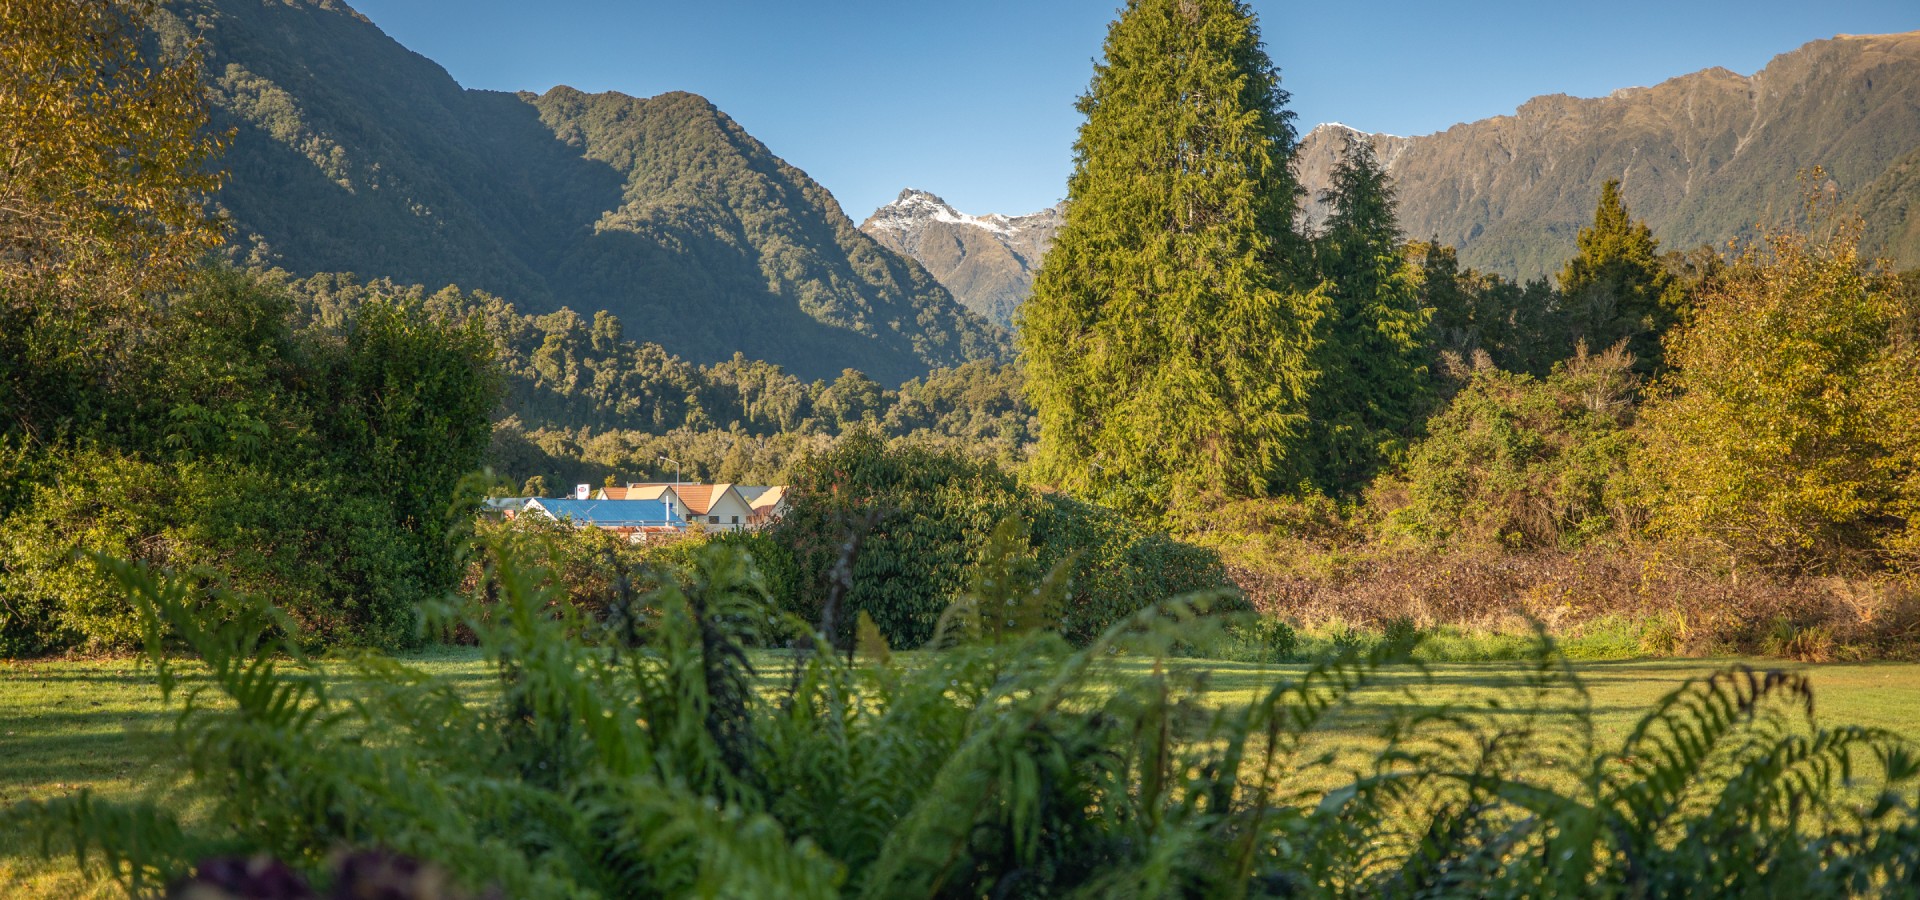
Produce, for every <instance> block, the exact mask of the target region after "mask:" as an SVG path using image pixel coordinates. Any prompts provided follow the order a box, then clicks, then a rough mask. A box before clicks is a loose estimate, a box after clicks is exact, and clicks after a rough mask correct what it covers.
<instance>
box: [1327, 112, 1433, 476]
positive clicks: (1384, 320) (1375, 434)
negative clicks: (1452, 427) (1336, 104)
mask: <svg viewBox="0 0 1920 900" xmlns="http://www.w3.org/2000/svg"><path fill="white" fill-rule="evenodd" d="M1322 199H1324V200H1325V201H1326V202H1328V203H1329V204H1331V206H1332V208H1333V212H1332V214H1331V215H1330V216H1329V217H1328V219H1327V225H1326V229H1325V231H1324V232H1322V234H1321V235H1320V237H1319V239H1318V240H1317V241H1316V242H1315V247H1314V262H1315V264H1316V266H1317V268H1318V270H1319V274H1320V277H1321V278H1322V279H1323V280H1324V281H1325V282H1326V283H1327V285H1328V287H1329V289H1330V290H1331V293H1332V299H1333V310H1332V315H1330V316H1329V317H1328V318H1327V320H1326V322H1325V326H1324V328H1323V334H1324V335H1325V337H1324V339H1323V341H1322V342H1321V344H1320V348H1319V353H1318V359H1319V369H1320V384H1319V387H1318V389H1317V390H1315V391H1314V395H1313V401H1312V403H1311V404H1310V407H1309V409H1310V412H1311V414H1312V420H1313V447H1314V468H1315V477H1316V480H1317V481H1318V482H1319V484H1320V486H1321V487H1322V488H1323V489H1326V490H1329V491H1335V492H1346V491H1350V490H1354V489H1357V488H1358V487H1360V486H1361V485H1363V484H1364V483H1365V482H1366V480H1367V478H1369V477H1370V476H1371V475H1372V474H1373V472H1374V470H1376V469H1377V468H1379V466H1380V464H1381V463H1382V462H1384V461H1386V460H1387V459H1388V458H1390V457H1392V456H1393V455H1394V454H1395V453H1396V452H1397V450H1398V448H1400V447H1402V446H1404V444H1405V439H1406V437H1407V434H1408V432H1409V431H1410V430H1411V429H1412V428H1413V427H1414V425H1415V423H1417V422H1418V421H1419V419H1420V416H1421V415H1422V414H1423V413H1424V412H1425V411H1426V407H1427V403H1428V397H1429V394H1430V392H1431V384H1430V381H1429V376H1428V373H1429V371H1430V369H1431V364H1430V360H1431V357H1432V351H1431V346H1430V344H1429V343H1428V340H1427V338H1428V335H1427V327H1428V322H1429V320H1430V319H1431V317H1432V314H1433V311H1432V310H1430V309H1427V308H1425V307H1424V304H1423V303H1422V302H1421V290H1420V274H1419V273H1418V272H1417V271H1416V270H1415V269H1414V268H1413V267H1412V266H1411V265H1410V264H1409V263H1408V261H1407V258H1406V254H1405V253H1404V252H1403V245H1402V242H1401V240H1400V226H1399V223H1398V222H1397V221H1396V220H1395V215H1396V209H1395V201H1394V196H1393V186H1392V185H1391V184H1390V183H1389V182H1388V180H1387V173H1386V172H1385V171H1383V170H1382V169H1381V168H1380V165H1379V163H1378V162H1377V161H1376V160H1375V159H1374V156H1373V148H1372V147H1371V146H1369V145H1368V144H1367V143H1366V142H1365V141H1362V140H1359V139H1357V138H1355V137H1354V136H1352V135H1348V137H1347V146H1346V153H1345V155H1344V156H1343V157H1342V159H1341V161H1340V163H1339V165H1337V166H1335V167H1334V170H1333V186H1332V188H1331V189H1329V190H1328V191H1326V192H1325V194H1324V195H1323V198H1322Z"/></svg>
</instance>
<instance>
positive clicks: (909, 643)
mask: <svg viewBox="0 0 1920 900" xmlns="http://www.w3.org/2000/svg"><path fill="white" fill-rule="evenodd" d="M789 498H790V502H791V503H792V504H793V508H792V510H791V511H790V512H789V513H788V514H787V516H786V518H785V519H784V520H783V521H782V522H781V523H780V524H779V525H778V526H776V527H775V528H774V529H772V530H771V531H770V532H769V535H770V537H771V539H772V540H773V542H774V543H776V544H780V545H782V546H784V547H787V548H790V552H791V554H792V559H793V565H794V566H795V567H796V569H795V572H794V576H793V577H794V579H795V580H794V581H793V583H792V585H791V589H792V591H793V593H792V594H791V595H790V597H789V598H788V599H787V600H786V605H787V607H788V609H790V610H791V611H793V612H794V613H795V614H797V615H798V616H799V617H800V618H801V619H802V620H804V621H807V622H810V623H817V622H819V621H820V620H821V613H822V610H823V607H824V605H825V603H826V602H827V600H828V597H829V596H830V594H831V593H832V586H833V582H832V573H833V570H834V567H835V565H836V564H837V563H838V562H839V561H840V559H841V558H842V556H843V555H844V554H845V545H846V542H847V540H848V539H849V537H850V536H851V535H854V534H858V535H859V536H860V543H859V546H858V552H857V553H856V554H855V555H854V556H853V558H852V564H853V569H852V573H851V574H852V576H853V577H852V582H851V584H852V589H851V592H850V593H849V594H848V595H847V597H846V599H845V603H846V608H845V609H844V610H842V611H841V612H840V615H839V617H838V618H837V620H836V621H837V628H836V632H837V633H836V634H835V635H833V637H834V638H835V639H836V641H838V642H840V643H841V644H842V645H845V644H846V643H848V642H850V641H851V640H852V638H853V624H854V621H855V616H857V615H859V614H865V615H867V616H869V617H870V618H871V619H872V620H873V621H874V623H875V624H876V625H877V626H878V628H879V630H880V633H881V634H882V635H884V636H885V637H886V639H887V640H888V642H890V643H892V644H894V645H896V646H904V647H917V646H920V645H922V644H925V643H926V642H927V641H928V640H929V639H930V638H932V637H933V634H934V630H935V627H936V625H937V623H938V622H939V619H940V614H941V612H942V611H943V610H945V609H946V608H947V605H948V604H949V603H951V602H952V601H953V600H954V599H955V598H956V597H959V596H961V595H962V594H964V593H965V592H966V591H967V590H968V589H969V586H970V585H971V584H972V582H973V581H974V579H975V577H976V570H975V567H976V566H977V565H978V564H980V562H981V561H982V560H983V559H984V558H985V557H986V555H987V548H988V547H989V546H990V544H991V543H992V539H993V535H994V532H995V528H996V527H997V526H999V525H1000V524H1001V523H1003V522H1004V521H1006V520H1008V519H1015V520H1018V521H1021V522H1024V523H1026V530H1025V531H1024V534H1026V535H1027V540H1025V541H1022V542H1020V552H1021V553H1023V554H1025V555H1026V556H1027V557H1028V562H1029V563H1030V564H1031V565H1032V566H1035V567H1038V568H1039V569H1040V570H1043V571H1044V570H1050V569H1052V568H1053V567H1055V566H1059V565H1062V564H1065V565H1066V567H1067V568H1066V571H1067V572H1068V573H1069V575H1070V576H1071V590H1070V591H1069V592H1068V594H1067V595H1066V597H1065V598H1064V601H1063V606H1062V608H1061V609H1060V610H1059V613H1058V616H1057V619H1056V623H1055V624H1056V626H1057V627H1058V629H1059V630H1060V631H1061V632H1062V633H1063V634H1065V635H1066V636H1067V637H1068V638H1069V639H1071V640H1076V641H1086V640H1091V639H1092V638H1093V636H1094V635H1097V634H1098V633H1100V632H1101V631H1103V630H1105V629H1106V628H1107V627H1108V626H1109V625H1111V624H1112V623H1114V622H1116V621H1118V620H1120V619H1122V618H1124V617H1126V616H1129V615H1132V614H1133V613H1135V612H1136V611H1138V610H1140V609H1143V608H1145V607H1147V606H1151V605H1152V604H1154V603H1158V602H1160V601H1161V600H1164V599H1166V598H1167V597H1170V596H1174V595H1178V594H1183V593H1188V592H1192V591H1202V590H1213V589H1218V588H1221V587H1223V586H1225V584H1226V576H1225V572H1224V571H1223V570H1222V569H1221V567H1220V563H1219V559H1218V558H1217V557H1216V556H1214V554H1213V553H1211V552H1210V551H1205V550H1201V549H1199V548H1196V547H1192V546H1190V545H1187V544H1181V543H1178V542H1176V541H1173V540H1171V539H1170V538H1168V537H1166V536H1165V535H1163V534H1159V533H1155V532H1151V531H1143V529H1141V528H1140V526H1138V525H1136V524H1134V523H1133V522H1131V521H1129V520H1128V519H1127V518H1126V517H1124V516H1122V515H1120V514H1119V513H1116V512H1114V511H1111V510H1106V509H1102V508H1099V507H1096V506H1092V505H1089V504H1085V503H1081V502H1079V501H1075V500H1072V499H1070V498H1066V497H1061V496H1058V495H1041V494H1038V493H1035V492H1033V491H1031V490H1028V489H1026V488H1023V487H1021V486H1020V485H1019V484H1018V482H1016V481H1015V480H1014V479H1013V477H1012V476H1010V475H1007V474H1006V473H1004V472H1002V471H1001V470H1000V469H999V467H997V466H995V465H993V464H992V463H990V462H983V461H980V460H977V459H973V458H969V457H967V456H963V455H961V454H958V453H955V452H952V451H941V450H935V449H931V448H928V447H925V446H922V445H919V444H916V443H902V444H898V445H896V446H892V447H889V446H888V445H887V444H886V443H885V442H884V441H883V440H882V439H881V438H880V437H878V436H877V435H874V434H871V433H857V434H854V435H852V436H849V437H847V438H845V439H843V440H842V441H841V442H840V443H839V444H837V445H835V446H834V447H833V448H832V449H831V450H830V451H828V452H826V453H823V454H820V455H818V456H812V457H809V458H808V459H807V460H806V461H805V462H804V463H803V464H802V465H801V466H800V467H799V469H798V470H797V472H796V473H795V478H794V480H793V484H792V488H791V490H790V493H789Z"/></svg>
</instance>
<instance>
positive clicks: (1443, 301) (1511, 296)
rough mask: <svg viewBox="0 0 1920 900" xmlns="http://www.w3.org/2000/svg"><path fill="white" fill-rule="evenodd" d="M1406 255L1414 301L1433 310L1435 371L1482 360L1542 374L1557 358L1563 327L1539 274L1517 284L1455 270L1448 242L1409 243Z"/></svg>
mask: <svg viewBox="0 0 1920 900" xmlns="http://www.w3.org/2000/svg"><path fill="white" fill-rule="evenodd" d="M1407 256H1408V257H1409V261H1410V262H1411V263H1412V264H1413V265H1415V266H1417V267H1418V268H1419V277H1420V295H1421V305H1422V306H1424V307H1426V308H1428V309H1431V310H1432V311H1433V314H1432V318H1431V319H1430V321H1429V326H1428V327H1429V331H1430V334H1431V337H1430V339H1429V340H1430V342H1431V345H1432V347H1433V349H1434V350H1435V351H1436V352H1437V353H1438V354H1439V357H1440V359H1441V361H1442V372H1441V374H1443V375H1448V374H1453V375H1458V374H1461V373H1462V372H1464V370H1466V369H1467V368H1469V367H1471V366H1474V365H1477V364H1478V363H1477V362H1476V360H1479V359H1482V358H1484V359H1485V360H1486V361H1487V362H1488V363H1489V364H1491V365H1494V366H1497V367H1499V368H1502V369H1505V370H1507V371H1509V372H1526V373H1529V374H1533V375H1545V374H1547V373H1548V372H1549V371H1551V370H1552V368H1553V364H1554V363H1555V362H1558V361H1559V360H1560V359H1561V358H1562V354H1563V353H1564V352H1565V348H1563V347H1562V346H1561V344H1562V341H1563V339H1564V337H1565V332H1566V329H1565V327H1564V326H1563V325H1562V323H1561V319H1560V311H1559V307H1558V299H1557V298H1556V296H1555V295H1554V292H1553V287H1552V286H1551V285H1549V284H1548V283H1547V282H1546V280H1545V279H1538V280H1534V281H1529V282H1527V283H1525V284H1518V283H1515V282H1512V281H1508V280H1507V279H1505V278H1501V277H1500V276H1498V275H1493V274H1489V273H1485V272H1476V271H1474V270H1472V269H1462V268H1460V260H1459V256H1458V255H1457V254H1456V253H1455V252H1454V249H1453V248H1452V247H1448V246H1445V245H1443V244H1439V243H1436V242H1432V241H1414V242H1410V243H1409V244H1408V245H1407ZM1449 370H1450V371H1449ZM1443 386H1444V385H1443Z"/></svg>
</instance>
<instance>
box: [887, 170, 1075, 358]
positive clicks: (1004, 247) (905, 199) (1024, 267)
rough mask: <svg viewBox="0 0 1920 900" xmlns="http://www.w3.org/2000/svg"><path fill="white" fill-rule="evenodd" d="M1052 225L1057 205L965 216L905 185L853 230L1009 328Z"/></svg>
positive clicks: (1030, 287) (1053, 228) (1057, 217)
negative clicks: (1028, 211) (1022, 212)
mask: <svg viewBox="0 0 1920 900" xmlns="http://www.w3.org/2000/svg"><path fill="white" fill-rule="evenodd" d="M1060 222H1061V214H1060V207H1057V206H1055V207H1050V208H1048V209H1043V210H1041V211H1039V212H1037V213H1032V214H1030V215H1024V216H1004V215H999V214H994V215H988V216H969V215H966V214H964V213H961V212H959V211H958V210H955V209H954V208H953V207H952V206H949V205H947V202H946V201H945V200H942V199H940V198H939V197H936V196H934V195H933V194H929V193H927V192H926V191H916V190H913V189H911V188H909V189H907V190H904V191H901V192H900V197H899V199H896V200H894V201H893V202H892V203H889V204H887V205H886V206H882V207H880V208H879V209H877V210H874V212H873V215H871V216H868V217H867V220H866V221H865V222H862V223H860V230H861V231H864V232H866V233H867V234H869V235H872V236H873V239H874V240H877V241H879V242H880V243H881V244H882V245H884V246H885V247H887V248H888V249H890V250H893V251H894V252H896V253H902V254H905V255H907V256H910V257H912V258H914V259H915V260H918V261H919V263H920V264H921V265H923V266H925V267H926V268H927V271H929V272H931V273H933V277H934V278H936V279H938V280H939V281H940V283H941V284H943V285H945V286H946V288H947V290H949V291H951V292H953V296H954V298H955V299H957V300H959V301H960V303H961V305H963V306H965V307H966V308H968V309H970V310H973V311H974V312H976V313H979V314H980V315H982V316H985V317H987V318H988V319H989V320H991V321H993V322H995V323H997V324H1000V325H1008V326H1010V325H1012V324H1013V311H1014V310H1015V309H1018V308H1019V307H1020V304H1021V302H1022V301H1024V300H1026V299H1027V294H1028V293H1030V292H1032V290H1033V276H1034V273H1035V272H1036V271H1038V270H1039V268H1040V260H1041V258H1042V257H1044V256H1046V255H1047V248H1048V247H1051V246H1052V245H1053V236H1054V233H1055V232H1057V231H1059V230H1060Z"/></svg>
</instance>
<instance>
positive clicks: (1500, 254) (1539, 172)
mask: <svg viewBox="0 0 1920 900" xmlns="http://www.w3.org/2000/svg"><path fill="white" fill-rule="evenodd" d="M1349 135H1354V136H1357V137H1359V138H1361V139H1363V140H1366V141H1368V142H1369V143H1370V144H1371V145H1372V147H1373V149H1374V153H1375V155H1376V156H1377V157H1378V158H1379V160H1380V161H1381V162H1382V163H1383V164H1384V165H1385V166H1386V168H1387V171H1388V172H1389V173H1391V174H1392V176H1393V181H1394V187H1395V189H1396V190H1397V191H1398V193H1399V197H1400V225H1401V229H1402V231H1403V233H1404V234H1405V235H1406V236H1407V237H1408V238H1415V239H1428V238H1438V239H1439V240H1440V241H1441V242H1442V243H1446V244H1452V245H1453V246H1455V247H1457V248H1459V249H1460V251H1461V253H1460V255H1461V259H1462V260H1463V261H1464V262H1466V263H1467V264H1469V265H1471V266H1473V267H1475V268H1479V269H1483V270H1488V271H1494V272H1500V273H1502V274H1505V275H1508V276H1510V277H1517V278H1538V277H1544V276H1547V275H1549V274H1551V273H1554V272H1557V271H1558V270H1559V269H1560V267H1561V266H1562V265H1564V264H1565V262H1566V260H1567V258H1568V257H1570V256H1572V255H1573V251H1574V236H1575V235H1576V234H1577V233H1578V232H1579V229H1580V228H1581V226H1583V225H1586V224H1588V223H1589V222H1591V221H1592V218H1593V208H1594V204H1595V203H1596V202H1597V201H1598V200H1599V197H1600V186H1601V184H1602V183H1603V182H1604V181H1606V180H1607V179H1609V178H1618V179H1621V181H1622V187H1623V188H1624V190H1625V191H1626V198H1627V205H1628V207H1629V208H1630V209H1631V211H1632V212H1633V214H1634V215H1635V216H1636V217H1639V218H1644V219H1645V220H1647V222H1648V223H1649V224H1650V225H1651V226H1652V227H1653V231H1654V234H1655V235H1656V236H1657V237H1659V238H1660V240H1661V241H1662V243H1663V245H1664V246H1665V247H1667V248H1670V249H1682V250H1684V249H1688V248H1691V247H1695V246H1699V245H1701V244H1713V245H1716V246H1720V245H1724V243H1725V242H1726V241H1727V240H1729V239H1733V238H1739V237H1749V236H1752V235H1753V234H1754V233H1755V231H1756V228H1757V226H1758V225H1759V224H1760V223H1761V222H1763V221H1770V220H1777V219H1779V218H1780V217H1783V216H1786V215H1788V214H1790V213H1791V212H1792V211H1793V210H1794V209H1795V208H1796V204H1797V203H1798V198H1799V195H1800V190H1801V187H1800V185H1799V182H1798V179H1797V177H1796V176H1797V175H1798V173H1799V172H1800V171H1802V170H1804V169H1807V168H1810V167H1812V166H1814V165H1819V166H1822V167H1824V168H1825V169H1826V171H1827V175H1828V177H1829V180H1830V185H1829V186H1830V187H1832V188H1835V189H1837V190H1838V191H1840V193H1841V195H1842V197H1843V198H1844V199H1845V201H1846V202H1847V203H1848V204H1849V206H1850V207H1851V208H1852V209H1853V210H1855V211H1857V212H1859V213H1861V214H1862V215H1863V216H1864V217H1865V218H1866V221H1867V232H1866V243H1867V248H1868V250H1869V251H1870V252H1873V253H1877V254H1882V255H1885V256H1887V257H1888V258H1890V259H1891V260H1893V262H1894V263H1895V264H1896V265H1899V266H1901V267H1911V266H1916V265H1920V32H1914V33H1909V34H1895V35H1879V36H1868V37H1854V36H1849V37H1838V38H1834V39H1832V40H1824V41H1815V42H1813V43H1810V44H1807V45H1806V46H1804V47H1801V48H1800V49H1798V50H1795V51H1793V52H1791V53H1786V54H1782V55H1780V56H1778V57H1776V58H1775V59H1774V60H1773V61H1772V62H1771V63H1770V64H1769V65H1768V66H1767V67H1766V68H1765V69H1762V70H1761V71H1760V72H1758V73H1756V74H1754V75H1752V76H1741V75H1737V74H1734V73H1733V72H1729V71H1727V70H1726V69H1708V70H1706V71H1704V72H1696V73H1694V74H1692V75H1683V76H1681V77H1679V78H1674V79H1671V80H1669V81H1666V82H1663V83H1661V84H1659V85H1656V86H1654V87H1650V88H1627V89H1624V90H1620V91H1615V92H1614V93H1613V94H1612V95H1611V96H1608V97H1602V98H1597V99H1579V98H1574V97H1568V96H1565V95H1559V94H1556V95H1551V96H1545V97H1536V98H1534V99H1532V100H1529V101H1527V102H1526V103H1525V104H1524V105H1522V106H1521V107H1520V109H1519V110H1518V111H1517V112H1516V113H1515V114H1514V115H1511V116H1498V117H1495V118H1491V119H1483V120H1481V121H1478V122H1472V123H1468V124H1464V125H1456V126H1454V127H1453V128H1450V129H1447V130H1446V131H1443V132H1440V133H1438V134H1431V135H1425V136H1422V137H1399V136H1396V135H1389V134H1367V133H1363V132H1359V131H1356V130H1354V129H1351V128H1348V127H1347V126H1345V125H1339V124H1332V123H1330V124H1325V125H1320V126H1318V127H1316V128H1314V129H1312V130H1311V131H1309V132H1307V133H1306V135H1304V136H1303V137H1302V138H1301V140H1300V143H1299V146H1298V147H1297V148H1296V152H1295V154H1294V165H1295V167H1296V171H1297V172H1298V173H1299V175H1300V179H1301V182H1302V184H1303V185H1304V186H1305V187H1306V189H1307V198H1306V203H1305V205H1304V207H1303V210H1302V213H1303V216H1304V218H1305V219H1306V221H1307V222H1308V223H1309V224H1310V225H1313V226H1318V225H1319V224H1320V223H1321V222H1323V221H1324V220H1325V219H1326V214H1327V210H1326V207H1325V205H1324V204H1322V203H1320V202H1319V198H1320V196H1321V193H1322V192H1323V191H1325V190H1326V189H1327V188H1328V187H1329V185H1330V184H1331V175H1332V171H1333V167H1334V165H1335V163H1337V162H1338V161H1339V158H1340V154H1341V153H1342V152H1343V150H1344V149H1345V146H1346V139H1347V137H1348V136H1349ZM1028 221H1035V222H1037V223H1044V225H1045V227H1044V228H1039V227H1035V228H1022V229H1020V230H1019V231H1018V232H1017V233H1016V234H1014V235H1010V234H1009V233H1008V230H1007V229H1008V227H1009V226H1010V225H1012V224H1013V223H1024V222H1028ZM1058 227H1059V211H1058V209H1053V210H1047V211H1046V212H1044V213H1040V214H1036V215H1035V216H1027V217H1021V218H1018V219H1009V218H1007V217H1005V216H996V215H989V216H966V215H962V214H960V213H958V212H956V211H954V210H953V208H952V207H950V206H947V205H946V204H945V203H944V202H942V201H941V200H940V198H938V197H935V196H934V195H932V194H928V193H925V192H923V191H912V190H910V191H905V192H903V193H902V194H901V195H900V199H898V200H896V201H894V202H893V203H890V204H888V205H886V206H883V207H881V208H880V209H879V210H877V211H875V212H874V214H873V215H872V216H871V217H869V218H868V219H867V221H866V222H865V223H863V224H862V225H861V226H860V228H861V230H862V231H865V232H867V233H868V234H871V235H873V236H874V237H875V238H876V239H878V240H879V241H880V242H881V243H883V244H886V245H887V246H888V247H890V248H892V249H894V250H897V251H899V252H901V253H904V254H906V255H908V256H911V257H913V258H914V259H917V260H919V261H920V263H921V264H922V265H924V266H926V267H927V269H928V271H930V272H932V273H933V274H934V277H936V278H938V279H940V281H941V283H942V284H945V285H946V286H947V289H948V290H950V291H952V292H953V294H954V296H955V297H958V298H960V300H961V302H962V303H964V304H966V305H967V307H968V308H970V309H973V310H975V311H976V312H980V313H981V314H983V315H986V316H988V317H989V318H992V319H993V320H994V321H996V322H1000V323H1003V324H1004V323H1006V322H1008V321H1010V319H1011V315H1012V310H1013V309H1015V308H1017V307H1018V305H1019V303H1020V302H1021V301H1023V300H1025V299H1026V295H1027V293H1028V291H1030V290H1031V286H1032V280H1033V273H1034V271H1035V270H1037V269H1038V268H1039V262H1040V260H1041V258H1042V257H1044V256H1045V254H1046V247H1047V244H1048V243H1049V242H1050V241H1051V240H1052V237H1053V232H1054V230H1056V229H1057V228H1058Z"/></svg>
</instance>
